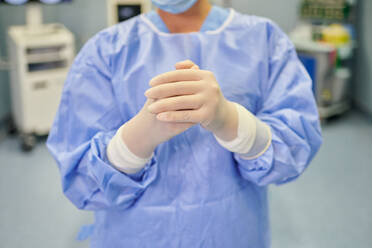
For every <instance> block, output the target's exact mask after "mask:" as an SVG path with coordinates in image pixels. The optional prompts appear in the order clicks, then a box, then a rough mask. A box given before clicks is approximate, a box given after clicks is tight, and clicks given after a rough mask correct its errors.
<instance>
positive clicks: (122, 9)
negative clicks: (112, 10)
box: [117, 4, 141, 22]
mask: <svg viewBox="0 0 372 248" xmlns="http://www.w3.org/2000/svg"><path fill="white" fill-rule="evenodd" d="M117 10H118V20H117V21H118V22H123V21H126V20H128V19H129V18H132V17H134V16H137V15H140V14H141V5H140V4H137V5H125V4H120V5H118V9H117Z"/></svg>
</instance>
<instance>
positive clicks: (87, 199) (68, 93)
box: [47, 35, 157, 210]
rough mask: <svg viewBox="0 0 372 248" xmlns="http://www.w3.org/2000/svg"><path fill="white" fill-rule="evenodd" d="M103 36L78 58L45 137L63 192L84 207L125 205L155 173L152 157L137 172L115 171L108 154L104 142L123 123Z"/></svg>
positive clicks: (144, 187)
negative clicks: (56, 166) (58, 171)
mask: <svg viewBox="0 0 372 248" xmlns="http://www.w3.org/2000/svg"><path fill="white" fill-rule="evenodd" d="M107 39H108V38H106V37H100V36H99V35H97V36H96V37H95V38H93V39H92V40H90V41H89V42H88V43H87V44H86V45H85V46H84V47H83V49H82V51H81V52H80V53H79V55H78V56H77V58H76V60H75V62H74V64H73V65H72V68H71V70H70V72H69V75H68V77H67V80H66V83H65V86H64V90H63V94H62V98H61V102H60V106H59V109H58V112H57V115H56V118H55V121H54V124H53V127H52V129H51V132H50V135H49V137H48V140H47V147H48V149H49V150H50V152H51V154H52V155H53V157H54V158H55V160H56V161H57V164H58V167H59V170H60V174H61V178H62V188H63V192H64V194H65V195H66V196H67V197H68V198H69V199H70V200H71V202H72V203H73V204H74V205H76V206H77V207H78V208H79V209H84V210H105V209H110V208H114V209H116V208H119V209H126V208H129V207H131V205H132V204H133V203H134V202H135V201H136V200H138V199H139V197H140V196H141V194H142V193H143V192H144V191H145V190H146V188H147V187H149V185H150V184H151V183H152V182H153V181H154V180H155V179H156V176H157V162H156V156H154V157H153V158H152V159H151V161H149V162H148V164H147V165H146V166H145V167H144V168H143V169H142V170H141V171H140V172H138V173H136V174H135V175H127V174H125V173H123V172H120V171H118V170H116V169H115V168H114V167H113V166H112V165H111V164H110V162H109V160H108V158H107V155H106V148H107V145H108V144H109V142H110V140H111V139H112V137H113V136H114V135H115V133H116V131H117V129H118V128H119V127H120V126H121V125H122V124H123V123H124V122H125V120H123V119H124V118H123V117H122V115H121V114H120V111H119V109H118V106H117V103H116V101H115V96H114V92H113V87H112V84H111V74H112V73H111V68H110V57H109V55H106V54H107V50H109V49H110V44H109V42H108V41H107ZM105 46H106V47H105Z"/></svg>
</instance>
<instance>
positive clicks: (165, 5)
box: [152, 0, 198, 14]
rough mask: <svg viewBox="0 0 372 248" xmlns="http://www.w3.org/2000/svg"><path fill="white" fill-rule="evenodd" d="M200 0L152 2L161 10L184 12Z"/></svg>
mask: <svg viewBox="0 0 372 248" xmlns="http://www.w3.org/2000/svg"><path fill="white" fill-rule="evenodd" d="M197 1H198V0H152V3H153V4H154V5H155V6H156V7H158V8H159V9H161V10H164V11H166V12H169V13H172V14H179V13H183V12H185V11H186V10H188V9H189V8H191V7H192V6H193V5H194V4H195V3H196V2H197Z"/></svg>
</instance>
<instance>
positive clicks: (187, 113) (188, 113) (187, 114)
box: [182, 111, 191, 121]
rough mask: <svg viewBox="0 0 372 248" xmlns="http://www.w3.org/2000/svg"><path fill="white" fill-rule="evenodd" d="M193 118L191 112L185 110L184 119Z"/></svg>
mask: <svg viewBox="0 0 372 248" xmlns="http://www.w3.org/2000/svg"><path fill="white" fill-rule="evenodd" d="M190 119H191V115H190V112H188V111H184V112H183V113H182V120H184V121H189V120H190Z"/></svg>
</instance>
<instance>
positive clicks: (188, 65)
mask: <svg viewBox="0 0 372 248" xmlns="http://www.w3.org/2000/svg"><path fill="white" fill-rule="evenodd" d="M175 67H176V70H183V69H194V70H199V66H198V65H196V64H195V63H194V62H192V61H191V60H184V61H181V62H178V63H177V64H176V65H175Z"/></svg>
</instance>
